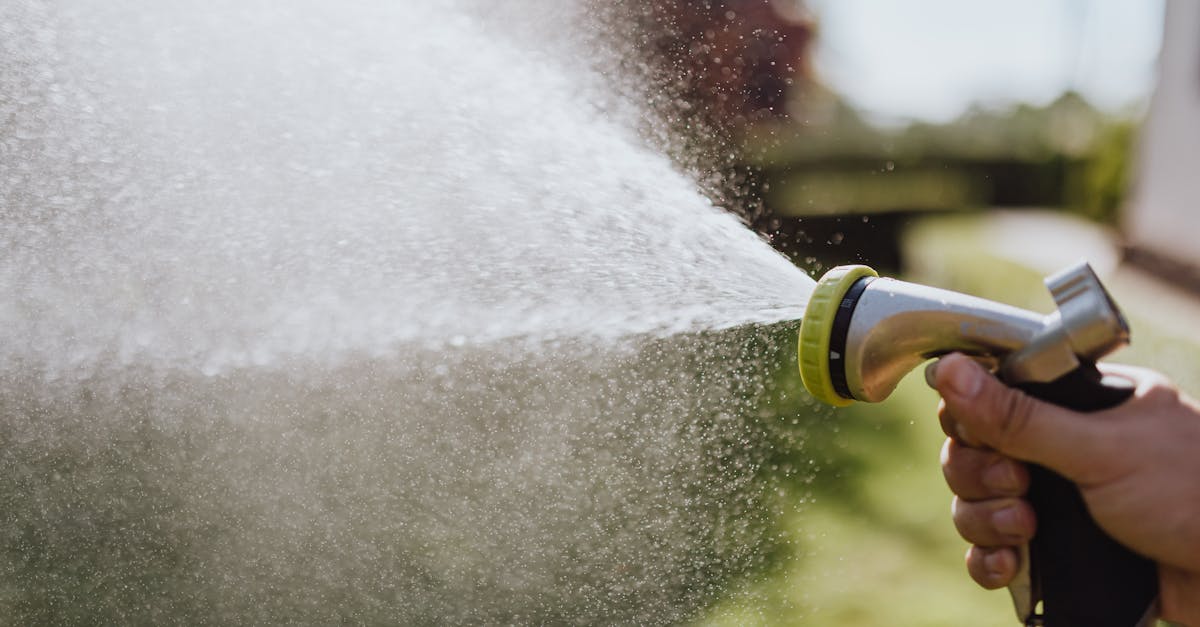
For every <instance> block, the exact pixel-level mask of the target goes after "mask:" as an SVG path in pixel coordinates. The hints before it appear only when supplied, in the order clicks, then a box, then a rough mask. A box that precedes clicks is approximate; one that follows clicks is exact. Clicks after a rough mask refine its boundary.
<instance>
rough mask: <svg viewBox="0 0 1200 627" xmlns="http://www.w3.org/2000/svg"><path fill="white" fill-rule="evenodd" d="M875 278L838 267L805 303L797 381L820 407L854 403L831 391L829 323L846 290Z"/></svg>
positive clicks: (860, 269) (857, 268)
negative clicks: (818, 402)
mask: <svg viewBox="0 0 1200 627" xmlns="http://www.w3.org/2000/svg"><path fill="white" fill-rule="evenodd" d="M877 276H879V274H878V273H876V272H875V271H874V270H872V269H870V268H868V267H867V266H838V267H836V268H833V269H832V270H830V271H829V272H826V273H825V276H823V277H821V280H820V281H818V282H817V286H816V287H815V288H813V292H812V296H810V297H809V299H808V307H806V308H805V310H804V319H803V320H801V321H800V341H799V343H798V351H799V357H800V360H799V361H800V379H801V380H803V381H804V387H806V388H808V392H809V394H812V395H813V398H816V399H817V400H819V401H821V402H823V403H827V404H829V405H833V406H834V407H845V406H846V405H849V404H850V403H852V402H854V401H853V399H849V398H845V397H843V396H842V395H840V394H838V393H837V391H836V390H834V389H833V380H832V379H831V378H830V376H829V339H830V336H831V335H832V334H833V320H834V318H836V317H837V312H838V308H839V307H841V305H842V298H843V297H845V296H846V292H848V291H849V290H850V286H852V285H854V283H855V281H858V280H859V279H861V278H863V277H877Z"/></svg>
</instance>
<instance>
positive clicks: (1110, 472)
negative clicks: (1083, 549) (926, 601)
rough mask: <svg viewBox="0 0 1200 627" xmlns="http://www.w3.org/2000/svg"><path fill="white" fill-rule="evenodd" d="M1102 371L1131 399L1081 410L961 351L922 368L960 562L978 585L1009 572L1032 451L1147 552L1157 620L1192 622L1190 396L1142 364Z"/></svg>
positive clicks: (1196, 610)
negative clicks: (1127, 384)
mask: <svg viewBox="0 0 1200 627" xmlns="http://www.w3.org/2000/svg"><path fill="white" fill-rule="evenodd" d="M1104 371H1105V374H1108V375H1116V376H1121V377H1125V378H1127V379H1130V380H1131V381H1133V382H1134V383H1135V384H1136V386H1137V389H1136V392H1135V393H1134V396H1133V398H1131V399H1130V400H1129V401H1127V402H1125V403H1124V404H1122V405H1121V406H1119V407H1116V408H1113V409H1109V410H1104V411H1100V412H1095V413H1089V414H1081V413H1077V412H1073V411H1070V410H1067V409H1063V408H1061V407H1058V406H1055V405H1051V404H1048V403H1043V402H1041V401H1039V400H1037V399H1034V398H1032V397H1030V396H1028V395H1026V394H1024V393H1022V392H1020V391H1018V390H1015V389H1012V388H1009V387H1007V386H1005V385H1004V384H1002V383H1000V381H999V380H997V379H996V378H995V377H993V376H992V375H991V374H989V373H988V372H987V371H986V370H984V369H983V368H982V367H981V366H979V365H978V364H976V363H975V362H974V361H972V360H971V359H969V358H967V357H965V356H963V355H949V356H946V357H944V358H942V359H941V360H940V361H939V362H938V364H937V365H936V366H935V367H934V372H933V373H932V375H931V377H930V379H931V383H932V384H933V386H934V387H935V388H936V389H937V391H938V392H939V393H940V394H941V395H942V399H943V400H942V402H941V404H940V405H939V407H938V418H939V419H940V420H941V423H942V429H943V430H944V431H945V432H946V434H947V435H948V436H950V437H949V438H948V439H947V440H946V444H945V446H944V447H943V449H942V469H943V471H944V472H945V475H946V482H947V483H948V484H949V485H950V489H951V491H953V492H954V494H955V495H956V496H955V498H954V506H953V511H954V524H955V526H956V527H957V528H958V531H959V533H960V534H961V535H962V536H963V538H965V539H966V540H967V541H968V542H971V543H972V544H973V545H974V546H972V547H971V548H970V549H968V551H967V557H966V561H967V570H968V572H969V573H970V575H971V577H972V578H973V579H974V580H975V581H976V582H978V583H979V584H980V585H981V586H983V587H985V588H1001V587H1004V586H1006V585H1008V583H1009V582H1010V581H1011V580H1012V578H1013V577H1014V576H1015V575H1016V572H1017V566H1018V564H1017V559H1018V558H1017V553H1016V550H1015V549H1014V547H1017V546H1020V545H1022V544H1025V543H1026V542H1028V541H1029V539H1030V538H1031V537H1033V534H1034V532H1035V531H1036V528H1037V520H1036V517H1035V515H1034V512H1033V508H1032V507H1030V506H1029V503H1027V502H1026V501H1024V500H1022V498H1021V497H1022V496H1023V495H1024V494H1025V492H1026V490H1027V489H1028V487H1029V473H1028V470H1027V469H1026V468H1025V465H1024V464H1023V463H1022V462H1033V463H1037V464H1040V465H1042V466H1045V467H1047V468H1050V469H1051V470H1054V471H1055V472H1057V473H1059V474H1060V475H1062V476H1064V477H1066V478H1067V479H1070V480H1071V481H1073V482H1074V483H1075V484H1076V485H1078V486H1079V489H1080V492H1081V493H1082V494H1083V499H1084V502H1086V503H1087V506H1088V510H1089V511H1090V512H1091V514H1092V517H1093V518H1094V519H1095V521H1096V523H1097V524H1098V525H1099V526H1100V528H1101V529H1103V530H1104V531H1105V532H1106V533H1108V534H1109V535H1110V536H1112V537H1113V538H1114V539H1116V540H1117V541H1119V542H1121V543H1122V544H1124V545H1125V546H1127V547H1129V548H1130V549H1132V550H1133V551H1136V552H1138V553H1141V554H1143V555H1146V556H1148V557H1150V558H1151V559H1153V560H1155V561H1156V562H1157V563H1158V571H1159V587H1160V605H1161V610H1162V617H1163V618H1164V619H1166V620H1172V621H1178V622H1183V623H1186V624H1189V625H1200V405H1197V403H1196V402H1195V401H1193V400H1192V399H1190V398H1188V397H1187V396H1185V395H1183V394H1181V393H1180V392H1179V391H1178V390H1177V389H1175V387H1174V386H1172V385H1171V384H1170V383H1169V382H1168V381H1167V380H1166V378H1165V377H1163V376H1162V375H1160V374H1158V373H1155V372H1153V371H1150V370H1144V369H1140V368H1130V367H1115V366H1106V367H1105V368H1104Z"/></svg>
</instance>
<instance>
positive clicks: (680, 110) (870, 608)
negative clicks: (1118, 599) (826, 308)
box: [632, 0, 1200, 625]
mask: <svg viewBox="0 0 1200 627" xmlns="http://www.w3.org/2000/svg"><path fill="white" fill-rule="evenodd" d="M634 11H635V12H637V9H636V7H635V9H634ZM636 22H637V23H636V28H634V29H633V30H632V32H633V33H634V35H633V37H634V39H635V40H636V41H638V42H639V44H641V49H643V50H650V51H652V54H651V55H650V56H651V63H649V66H650V68H651V69H650V70H649V71H648V72H647V80H646V84H647V85H648V86H649V87H648V88H647V100H648V101H649V102H651V103H652V104H653V105H655V106H656V107H658V113H659V115H660V117H662V118H663V119H664V120H665V121H666V122H667V127H668V128H670V129H671V131H672V133H673V134H674V136H675V137H682V138H683V139H682V140H677V141H676V144H675V145H678V146H680V148H678V149H677V150H676V153H677V155H676V158H677V160H678V161H679V162H680V163H681V164H682V165H683V166H684V167H689V168H692V169H693V170H694V171H696V172H698V173H699V174H698V178H699V179H700V180H701V181H702V182H705V181H707V182H708V186H709V189H708V192H709V193H710V195H713V196H715V197H718V198H721V199H723V201H724V202H725V204H726V205H727V206H728V207H730V208H731V209H732V210H735V211H738V212H740V213H741V214H742V215H743V216H744V217H745V219H746V220H747V221H748V222H749V223H750V224H751V225H752V226H753V227H754V228H755V229H756V230H758V231H759V232H760V233H762V234H763V235H764V236H765V237H766V238H767V239H768V240H769V241H771V243H772V244H773V245H774V246H775V247H776V248H777V249H779V250H781V251H783V252H784V253H786V254H788V255H789V256H791V258H792V259H793V260H794V261H795V262H796V263H797V264H799V265H800V266H801V267H803V268H805V269H806V270H807V271H809V273H810V274H811V275H812V276H814V277H816V276H819V275H820V274H821V273H822V272H823V271H824V270H825V269H828V268H829V267H831V266H833V265H839V264H845V263H866V264H869V265H872V266H873V267H875V268H877V269H879V270H881V271H882V272H887V273H893V274H897V275H899V276H901V277H904V278H907V279H910V280H913V281H917V282H923V283H929V284H933V285H938V286H942V287H947V288H950V289H956V290H960V291H965V292H968V293H974V294H978V295H981V296H985V297H988V298H993V299H996V300H1000V301H1004V302H1009V303H1012V304H1015V305H1019V306H1025V307H1029V308H1033V309H1037V310H1042V311H1047V310H1049V309H1051V301H1050V299H1049V297H1048V295H1046V294H1045V291H1044V289H1043V288H1042V287H1041V277H1043V276H1045V275H1047V274H1049V273H1051V272H1053V271H1055V270H1056V269H1059V268H1061V267H1063V266H1065V265H1067V264H1069V263H1071V262H1073V261H1076V260H1078V259H1080V258H1086V259H1089V260H1090V261H1091V262H1092V264H1093V266H1095V267H1096V268H1097V270H1098V271H1099V272H1100V274H1101V276H1102V277H1103V278H1104V279H1105V281H1106V282H1107V283H1108V284H1109V285H1110V287H1111V288H1112V290H1113V291H1114V293H1115V295H1116V298H1117V300H1118V302H1120V303H1122V304H1123V306H1124V307H1125V308H1126V310H1127V313H1128V314H1129V316H1130V318H1131V321H1132V325H1133V337H1134V343H1133V347H1131V348H1130V349H1127V350H1125V351H1124V352H1122V353H1120V354H1119V355H1118V356H1117V359H1118V360H1120V361H1125V362H1131V363H1136V364H1141V365H1146V366H1150V367H1154V368H1158V369H1161V370H1164V371H1166V372H1168V373H1170V374H1171V375H1172V376H1173V377H1175V378H1176V379H1177V380H1178V381H1179V383H1180V385H1181V386H1182V387H1183V388H1184V389H1185V390H1191V391H1193V392H1195V391H1197V390H1200V368H1198V366H1200V335H1198V334H1196V333H1195V331H1194V328H1191V327H1190V326H1189V325H1187V324H1186V323H1187V321H1189V320H1194V319H1196V317H1195V316H1196V315H1198V314H1200V299H1198V298H1197V294H1200V292H1197V291H1196V286H1197V285H1200V282H1198V281H1197V280H1196V277H1197V276H1198V275H1197V273H1196V268H1197V267H1198V262H1200V254H1198V253H1197V252H1196V248H1195V246H1194V244H1193V243H1192V239H1193V238H1194V237H1195V236H1196V234H1197V233H1200V230H1198V229H1200V220H1198V218H1197V215H1196V212H1195V211H1194V209H1193V207H1194V204H1195V203H1194V201H1193V200H1192V199H1193V198H1194V197H1195V191H1197V190H1195V189H1194V188H1195V183H1193V182H1192V180H1191V179H1192V176H1191V175H1189V174H1188V172H1189V171H1190V172H1195V171H1196V168H1197V166H1200V152H1198V149H1197V148H1196V146H1200V98H1198V96H1200V47H1198V46H1197V45H1196V43H1195V42H1196V41H1197V37H1196V35H1197V34H1198V33H1197V32H1196V31H1197V28H1200V8H1198V5H1194V4H1188V3H1185V2H1172V1H1167V2H1161V1H1145V0H1096V1H1091V2H1089V1H1081V0H1052V1H1037V0H1020V1H1012V2H967V3H964V2H956V1H954V0H915V1H911V2H903V3H896V2H887V1H885V0H804V1H801V0H696V1H691V2H688V1H682V0H677V1H672V0H659V1H658V2H655V3H651V4H650V5H648V6H646V5H644V8H642V9H641V10H640V18H639V19H638V20H636ZM1164 25H1165V26H1164ZM699 148H703V149H704V150H701V149H699ZM696 154H702V155H704V157H703V158H701V159H699V160H698V159H697V158H696V157H695V155H696ZM705 168H711V169H714V170H717V171H719V175H711V174H709V175H708V176H706V172H707V170H706V169H705ZM776 377H777V381H776V386H775V388H774V389H776V390H777V391H776V392H775V396H774V397H773V398H771V399H767V400H765V401H762V402H760V405H762V407H763V413H764V415H778V416H788V415H795V414H797V413H802V412H807V411H809V408H808V407H807V406H806V405H803V404H802V402H801V401H799V400H797V398H803V396H804V393H803V392H801V386H800V383H799V381H798V377H797V376H796V375H795V363H794V356H793V357H790V361H789V357H788V356H787V355H784V354H781V355H780V356H779V370H778V371H777V374H776ZM919 378H920V377H919V376H910V377H909V379H908V380H906V382H905V384H904V385H902V387H901V389H900V390H899V392H898V393H897V394H896V395H894V396H893V397H892V398H891V399H889V401H888V402H886V403H884V404H883V405H882V406H873V407H862V406H855V407H852V408H849V409H845V410H837V411H833V410H829V413H828V415H827V418H828V419H827V420H816V421H814V422H815V426H814V427H810V430H809V433H810V441H809V442H808V444H807V446H806V447H805V449H806V450H805V453H804V454H805V455H809V456H815V457H817V458H822V457H823V459H818V460H817V461H818V463H823V464H824V468H826V470H827V473H826V476H824V478H823V479H822V480H821V481H817V482H815V483H814V484H813V485H807V486H801V488H802V489H794V491H792V492H790V493H789V494H788V498H792V499H796V500H798V501H799V502H800V503H801V505H800V508H799V510H798V511H797V512H796V513H795V514H794V515H792V516H791V518H787V517H785V518H787V519H786V520H784V521H783V522H782V523H781V531H780V533H781V537H783V538H784V540H783V542H782V544H783V545H785V546H786V547H787V549H788V551H787V555H788V558H787V559H782V560H780V561H778V562H777V563H776V564H775V565H774V566H773V567H772V568H771V569H769V572H768V573H767V574H766V575H765V576H763V577H761V578H751V579H749V580H748V581H749V582H748V583H746V584H745V585H744V586H743V587H742V588H740V589H739V590H737V591H735V593H734V594H732V595H731V596H730V597H729V598H728V599H727V600H725V601H723V602H721V603H720V604H718V605H717V607H716V608H715V610H714V611H713V612H712V613H711V614H710V615H709V616H708V617H707V618H705V619H704V622H708V623H711V624H730V625H745V624H771V625H774V624H819V625H826V624H830V625H831V624H837V625H885V624H886V625H964V624H970V625H1008V624H1013V615H1012V613H1011V607H1010V603H1009V600H1008V595H1007V594H1006V593H1004V592H1002V591H1001V592H986V591H983V590H980V589H978V588H975V587H974V586H973V584H971V583H970V582H969V580H968V578H967V576H966V573H965V569H964V568H963V566H962V562H961V556H962V553H963V551H964V550H965V549H966V545H965V543H963V542H962V541H961V540H960V539H959V538H958V537H957V535H956V533H955V532H954V530H953V527H952V525H951V522H950V518H949V501H950V495H949V492H948V490H947V489H946V488H945V487H944V485H943V484H942V481H941V473H940V469H939V468H938V461H937V460H938V450H939V448H940V445H941V440H942V436H941V434H940V432H939V428H938V426H937V424H936V421H935V420H933V413H934V407H935V404H936V397H935V396H934V395H933V394H932V393H931V392H929V391H928V390H926V389H925V388H924V385H923V383H922V382H921V381H920V380H919ZM814 451H823V454H820V453H814Z"/></svg>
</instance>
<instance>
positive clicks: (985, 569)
mask: <svg viewBox="0 0 1200 627" xmlns="http://www.w3.org/2000/svg"><path fill="white" fill-rule="evenodd" d="M966 559H967V572H968V573H970V575H971V579H974V580H975V583H977V584H979V585H981V586H983V587H984V588H987V589H988V590H995V589H996V588H1003V587H1004V586H1007V585H1008V584H1009V582H1011V581H1012V580H1013V577H1016V576H1017V567H1018V565H1019V563H1018V558H1017V552H1016V551H1015V550H1014V549H1011V548H1008V547H1001V548H992V549H987V548H983V547H979V546H973V547H971V548H969V549H967V558H966Z"/></svg>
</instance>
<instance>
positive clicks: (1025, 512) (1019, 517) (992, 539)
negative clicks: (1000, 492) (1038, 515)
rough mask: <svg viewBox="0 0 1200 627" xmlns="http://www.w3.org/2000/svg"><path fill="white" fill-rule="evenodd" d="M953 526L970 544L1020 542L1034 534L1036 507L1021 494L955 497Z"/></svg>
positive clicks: (990, 544) (986, 545)
mask: <svg viewBox="0 0 1200 627" xmlns="http://www.w3.org/2000/svg"><path fill="white" fill-rule="evenodd" d="M953 511H954V527H955V528H956V529H958V535H960V536H962V537H963V539H964V540H966V541H967V542H970V543H971V544H977V545H979V546H983V547H1001V546H1018V545H1021V544H1025V543H1026V542H1028V541H1029V539H1030V538H1032V537H1033V533H1034V531H1036V526H1037V525H1036V523H1035V518H1034V514H1033V508H1032V507H1030V505H1029V503H1026V502H1025V501H1022V500H1021V499H1018V498H1013V497H1006V498H999V499H988V500H986V501H967V500H964V499H961V498H958V497H955V498H954V505H953Z"/></svg>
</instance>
